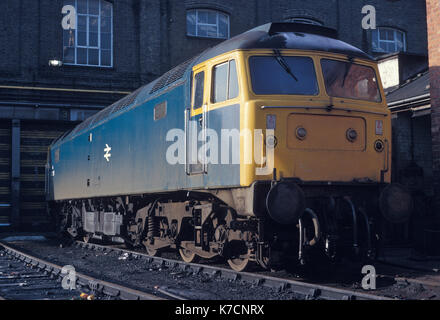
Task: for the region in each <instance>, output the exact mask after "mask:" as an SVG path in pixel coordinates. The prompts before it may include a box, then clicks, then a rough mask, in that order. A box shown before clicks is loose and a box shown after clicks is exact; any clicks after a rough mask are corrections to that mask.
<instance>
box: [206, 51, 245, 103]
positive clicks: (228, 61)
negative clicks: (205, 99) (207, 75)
mask: <svg viewBox="0 0 440 320" xmlns="http://www.w3.org/2000/svg"><path fill="white" fill-rule="evenodd" d="M231 61H234V63H235V75H236V80H237V89H238V94H237V96H235V97H233V98H230V97H229V93H230V87H229V84H230V80H231V79H230V75H231ZM224 64H227V71H228V73H227V83H226V89H227V90H226V100H223V101H217V102H216V101H214V95H215V72H214V70H215V68H216V67H219V66H221V65H224ZM239 97H240V81H239V77H238V62H237V59H235V58H230V59H228V60H226V61H222V62H219V63H216V64H215V65H213V66H212V68H211V93H210V98H209V103H210V104H212V105H216V104H220V103H225V102H229V101H232V100H235V99H238V98H239Z"/></svg>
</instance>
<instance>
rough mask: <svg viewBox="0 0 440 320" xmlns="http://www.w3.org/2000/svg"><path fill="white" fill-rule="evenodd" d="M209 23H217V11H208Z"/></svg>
mask: <svg viewBox="0 0 440 320" xmlns="http://www.w3.org/2000/svg"><path fill="white" fill-rule="evenodd" d="M208 23H209V24H217V12H213V11H208Z"/></svg>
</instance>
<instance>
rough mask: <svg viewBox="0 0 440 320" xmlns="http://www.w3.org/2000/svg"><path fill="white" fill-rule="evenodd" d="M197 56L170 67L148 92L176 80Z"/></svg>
mask: <svg viewBox="0 0 440 320" xmlns="http://www.w3.org/2000/svg"><path fill="white" fill-rule="evenodd" d="M198 57H199V56H196V57H193V58H191V59H189V60H186V61H185V62H183V63H181V64H179V65H178V66H177V67H175V68H174V69H171V70H170V71H168V72H167V73H165V74H164V75H163V76H162V77H160V78H159V79H158V80H157V81H156V83H155V84H154V86H153V88H152V89H151V91H150V94H152V93H154V92H156V91H159V90H160V89H162V88H164V87H166V86H168V85H170V84H172V83H173V82H176V81H177V80H179V79H181V78H182V77H183V75H184V74H185V71H186V69H188V66H189V65H190V64H191V63H192V62H193V61H195V60H196V59H197V58H198Z"/></svg>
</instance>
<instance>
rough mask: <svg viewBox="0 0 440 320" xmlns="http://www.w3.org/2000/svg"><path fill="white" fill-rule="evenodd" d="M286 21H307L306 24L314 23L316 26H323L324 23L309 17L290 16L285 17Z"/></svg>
mask: <svg viewBox="0 0 440 320" xmlns="http://www.w3.org/2000/svg"><path fill="white" fill-rule="evenodd" d="M285 21H286V22H294V23H305V24H313V25H315V26H322V23H321V22H319V21H316V20H313V19H309V18H288V19H285Z"/></svg>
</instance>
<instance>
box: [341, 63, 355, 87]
mask: <svg viewBox="0 0 440 320" xmlns="http://www.w3.org/2000/svg"><path fill="white" fill-rule="evenodd" d="M352 65H353V57H348V66H347V67H346V68H345V73H344V79H342V87H343V86H344V85H345V79H347V76H348V73H349V72H350V70H351V66H352Z"/></svg>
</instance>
